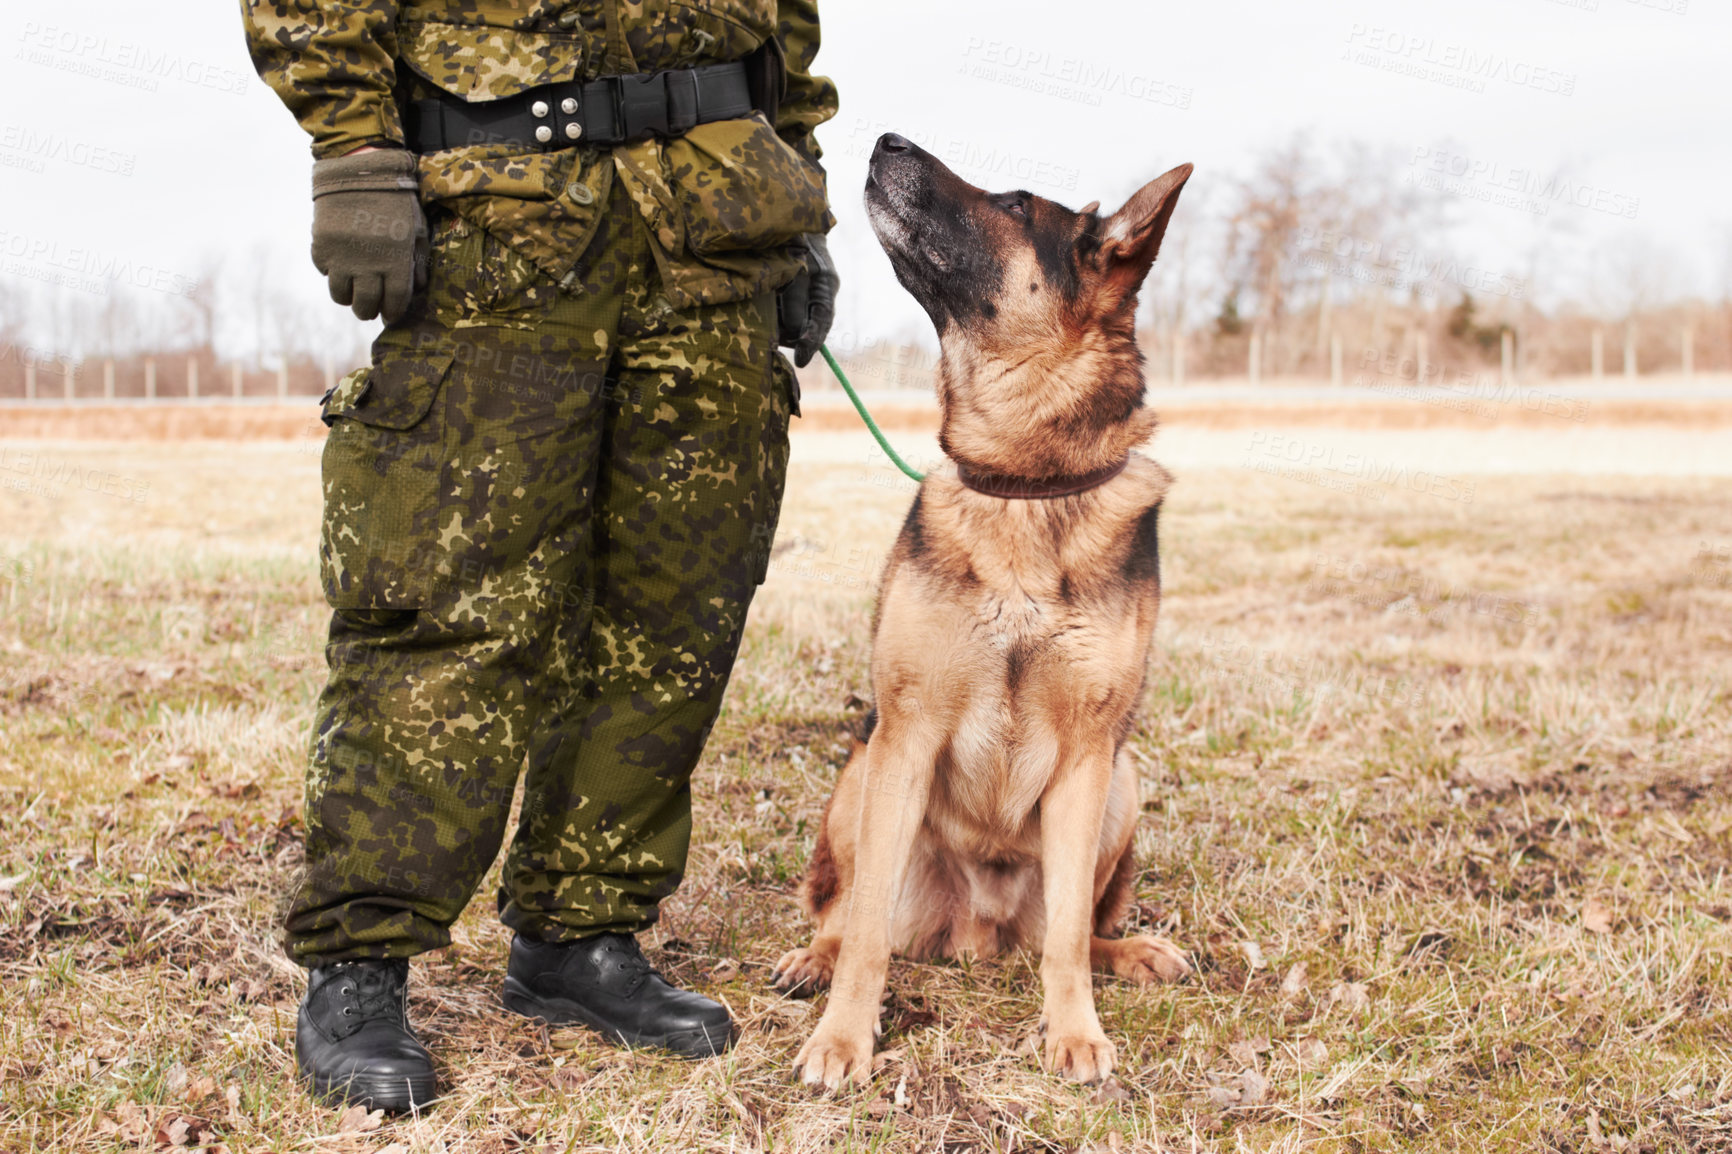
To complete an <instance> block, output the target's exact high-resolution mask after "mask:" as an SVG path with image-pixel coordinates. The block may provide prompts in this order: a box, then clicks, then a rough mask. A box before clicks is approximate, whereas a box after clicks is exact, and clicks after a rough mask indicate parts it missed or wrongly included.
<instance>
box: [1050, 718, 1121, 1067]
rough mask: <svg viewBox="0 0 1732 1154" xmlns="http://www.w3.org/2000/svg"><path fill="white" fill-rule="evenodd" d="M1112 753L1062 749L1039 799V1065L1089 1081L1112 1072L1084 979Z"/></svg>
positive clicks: (1109, 1047)
mask: <svg viewBox="0 0 1732 1154" xmlns="http://www.w3.org/2000/svg"><path fill="white" fill-rule="evenodd" d="M1112 770H1113V751H1112V749H1111V747H1110V746H1107V745H1105V744H1102V743H1092V744H1091V745H1089V746H1087V747H1084V748H1080V749H1077V750H1074V751H1070V752H1069V754H1068V756H1064V757H1062V758H1061V760H1060V763H1059V766H1058V771H1057V772H1056V773H1055V774H1054V775H1053V779H1052V782H1051V783H1050V784H1049V785H1048V786H1047V789H1046V792H1045V793H1044V794H1043V795H1041V799H1040V848H1041V855H1040V856H1041V870H1042V874H1043V878H1044V886H1045V897H1046V939H1045V941H1044V943H1043V944H1042V946H1041V960H1040V976H1041V982H1042V984H1043V985H1044V986H1045V989H1046V1002H1045V1005H1044V1006H1043V1008H1042V1015H1041V1016H1042V1019H1043V1020H1044V1022H1045V1023H1046V1064H1047V1069H1049V1070H1051V1071H1052V1072H1053V1073H1055V1074H1063V1075H1064V1076H1066V1077H1068V1078H1075V1079H1076V1080H1078V1081H1080V1082H1095V1081H1099V1080H1100V1079H1102V1078H1105V1077H1106V1076H1107V1075H1108V1074H1110V1073H1111V1072H1112V1069H1113V1057H1114V1055H1113V1044H1112V1043H1111V1042H1109V1041H1108V1040H1107V1036H1106V1032H1105V1031H1104V1030H1102V1029H1101V1021H1100V1016H1099V1015H1098V1014H1096V1012H1095V998H1094V982H1093V979H1092V977H1091V976H1090V973H1089V938H1090V934H1091V930H1092V925H1091V921H1090V918H1091V915H1092V913H1093V898H1094V878H1095V856H1096V855H1095V853H1094V852H1079V850H1080V849H1081V848H1082V847H1085V846H1086V847H1090V850H1091V851H1092V849H1093V847H1095V846H1097V845H1098V844H1099V843H1100V832H1101V820H1102V818H1103V816H1104V815H1105V813H1106V806H1107V791H1108V788H1109V787H1110V783H1111V781H1112Z"/></svg>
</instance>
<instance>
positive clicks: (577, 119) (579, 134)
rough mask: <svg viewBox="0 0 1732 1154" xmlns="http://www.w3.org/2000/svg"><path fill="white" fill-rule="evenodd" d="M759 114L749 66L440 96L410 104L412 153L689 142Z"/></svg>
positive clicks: (406, 121) (408, 128) (714, 66)
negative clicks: (484, 95) (478, 98)
mask: <svg viewBox="0 0 1732 1154" xmlns="http://www.w3.org/2000/svg"><path fill="white" fill-rule="evenodd" d="M752 109H753V103H752V93H751V90H750V86H749V85H748V84H747V83H746V67H745V65H744V64H743V63H741V62H740V61H738V60H732V61H729V62H728V63H726V64H708V65H705V66H704V67H702V68H680V69H674V70H671V71H667V72H640V73H638V74H636V75H634V76H603V77H601V78H599V79H597V80H588V81H583V80H573V81H569V82H566V83H562V84H544V85H542V86H541V87H540V88H531V89H529V90H528V91H527V92H520V93H518V94H517V95H516V96H507V97H505V98H503V99H500V100H487V101H482V102H479V103H472V102H470V101H467V100H464V99H462V98H461V97H457V96H452V95H450V94H449V93H440V94H439V95H438V96H436V97H432V98H430V99H426V100H411V101H409V102H408V107H407V108H406V109H405V110H404V125H403V129H404V132H405V133H406V134H407V136H408V144H409V149H410V151H411V152H421V153H426V152H438V151H439V150H440V149H444V148H462V147H465V146H467V145H473V144H510V145H517V146H520V147H524V148H538V149H542V150H544V151H545V150H550V149H555V148H571V147H573V146H575V145H584V144H588V145H596V146H601V147H606V146H608V145H614V144H628V143H630V142H632V141H635V140H644V139H647V138H649V137H651V136H661V137H668V136H682V135H684V134H685V133H687V132H689V131H690V130H691V129H692V128H693V127H695V126H696V125H699V124H708V123H710V122H711V121H713V120H737V119H739V118H740V117H742V116H749V115H751V112H752Z"/></svg>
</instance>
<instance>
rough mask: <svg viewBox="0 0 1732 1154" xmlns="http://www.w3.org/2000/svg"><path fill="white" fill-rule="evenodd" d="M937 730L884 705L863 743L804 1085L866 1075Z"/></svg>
mask: <svg viewBox="0 0 1732 1154" xmlns="http://www.w3.org/2000/svg"><path fill="white" fill-rule="evenodd" d="M939 740H940V738H939V735H938V733H937V730H936V727H934V726H933V725H931V724H930V723H929V722H928V721H926V720H925V719H924V718H922V717H920V716H918V715H916V716H915V717H913V718H909V717H907V716H905V715H900V711H889V710H886V711H885V712H884V714H883V715H882V716H881V718H880V720H879V722H878V729H877V731H876V732H874V733H873V734H872V740H871V741H870V742H869V743H868V744H867V747H866V775H865V781H864V783H863V787H862V789H861V795H860V814H859V822H860V826H859V830H860V833H859V840H858V841H857V842H856V850H855V858H854V878H853V885H851V886H850V887H849V890H848V893H847V896H846V897H844V898H843V899H842V900H844V901H846V902H848V903H849V906H848V911H847V914H848V917H847V923H846V926H845V928H844V929H843V931H842V948H841V951H840V953H839V954H838V955H837V958H836V972H835V976H834V977H833V978H832V979H831V981H830V1001H829V1004H828V1005H826V1006H825V1007H824V1016H823V1018H822V1019H820V1020H819V1022H818V1028H817V1030H816V1031H814V1032H813V1034H812V1036H811V1037H810V1038H809V1039H807V1041H806V1044H805V1045H804V1046H802V1047H801V1048H800V1053H799V1055H798V1056H797V1057H796V1058H795V1059H794V1068H795V1070H796V1071H797V1072H798V1073H799V1075H800V1077H801V1079H802V1080H803V1081H805V1082H806V1083H808V1084H810V1085H817V1084H818V1083H823V1084H824V1085H825V1086H827V1087H829V1088H830V1089H832V1090H834V1089H836V1088H837V1087H839V1086H841V1085H842V1083H843V1082H845V1081H849V1080H854V1081H859V1082H864V1081H866V1080H867V1078H869V1077H870V1076H871V1073H872V1043H873V1040H874V1039H875V1038H876V1036H877V1029H878V1014H879V1006H880V1003H881V1001H882V999H883V997H884V981H885V978H886V976H887V975H888V973H889V968H890V944H891V943H890V930H891V919H892V917H893V915H894V912H895V907H896V898H897V895H898V894H899V893H900V891H901V887H902V878H903V876H904V874H905V873H906V872H907V869H908V859H909V856H910V854H911V852H912V850H913V846H914V835H915V834H916V833H917V832H918V831H919V829H920V823H921V820H922V819H923V818H924V816H925V813H926V800H927V795H928V793H929V791H930V789H931V785H932V769H933V760H934V758H935V757H936V756H937V754H938V746H939Z"/></svg>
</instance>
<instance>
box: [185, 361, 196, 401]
mask: <svg viewBox="0 0 1732 1154" xmlns="http://www.w3.org/2000/svg"><path fill="white" fill-rule="evenodd" d="M186 395H187V397H188V398H189V399H190V398H192V397H196V396H198V357H196V356H191V357H188V358H187V359H186Z"/></svg>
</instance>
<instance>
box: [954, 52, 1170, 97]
mask: <svg viewBox="0 0 1732 1154" xmlns="http://www.w3.org/2000/svg"><path fill="white" fill-rule="evenodd" d="M962 55H963V58H964V63H963V65H962V68H961V71H962V73H963V74H964V75H965V76H970V77H973V78H974V79H976V80H990V81H994V82H996V83H999V84H1005V85H1008V86H1010V87H1012V88H1025V89H1027V90H1028V91H1030V92H1038V93H1040V94H1042V95H1045V96H1056V97H1059V98H1060V99H1063V100H1075V101H1078V102H1080V103H1083V104H1095V105H1098V104H1100V103H1101V101H1102V97H1103V96H1119V97H1124V98H1126V99H1129V100H1141V101H1144V102H1145V103H1148V104H1159V105H1163V106H1164V107H1167V108H1189V107H1191V97H1192V96H1193V95H1194V94H1195V93H1194V90H1193V89H1190V88H1187V87H1185V86H1184V85H1180V84H1169V83H1167V82H1166V81H1164V80H1161V79H1158V78H1156V77H1153V76H1149V75H1147V74H1146V73H1141V72H1131V71H1128V70H1126V69H1123V68H1115V67H1113V66H1112V65H1111V64H1099V63H1096V62H1094V61H1091V60H1085V59H1083V58H1082V57H1080V56H1061V55H1058V54H1056V53H1054V52H1052V51H1051V50H1049V49H1046V48H1039V47H1030V46H1028V45H1023V44H1016V43H1012V42H1010V41H1005V40H988V39H986V38H984V37H980V36H970V37H969V38H968V42H967V45H966V46H965V47H964V48H963V50H962Z"/></svg>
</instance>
